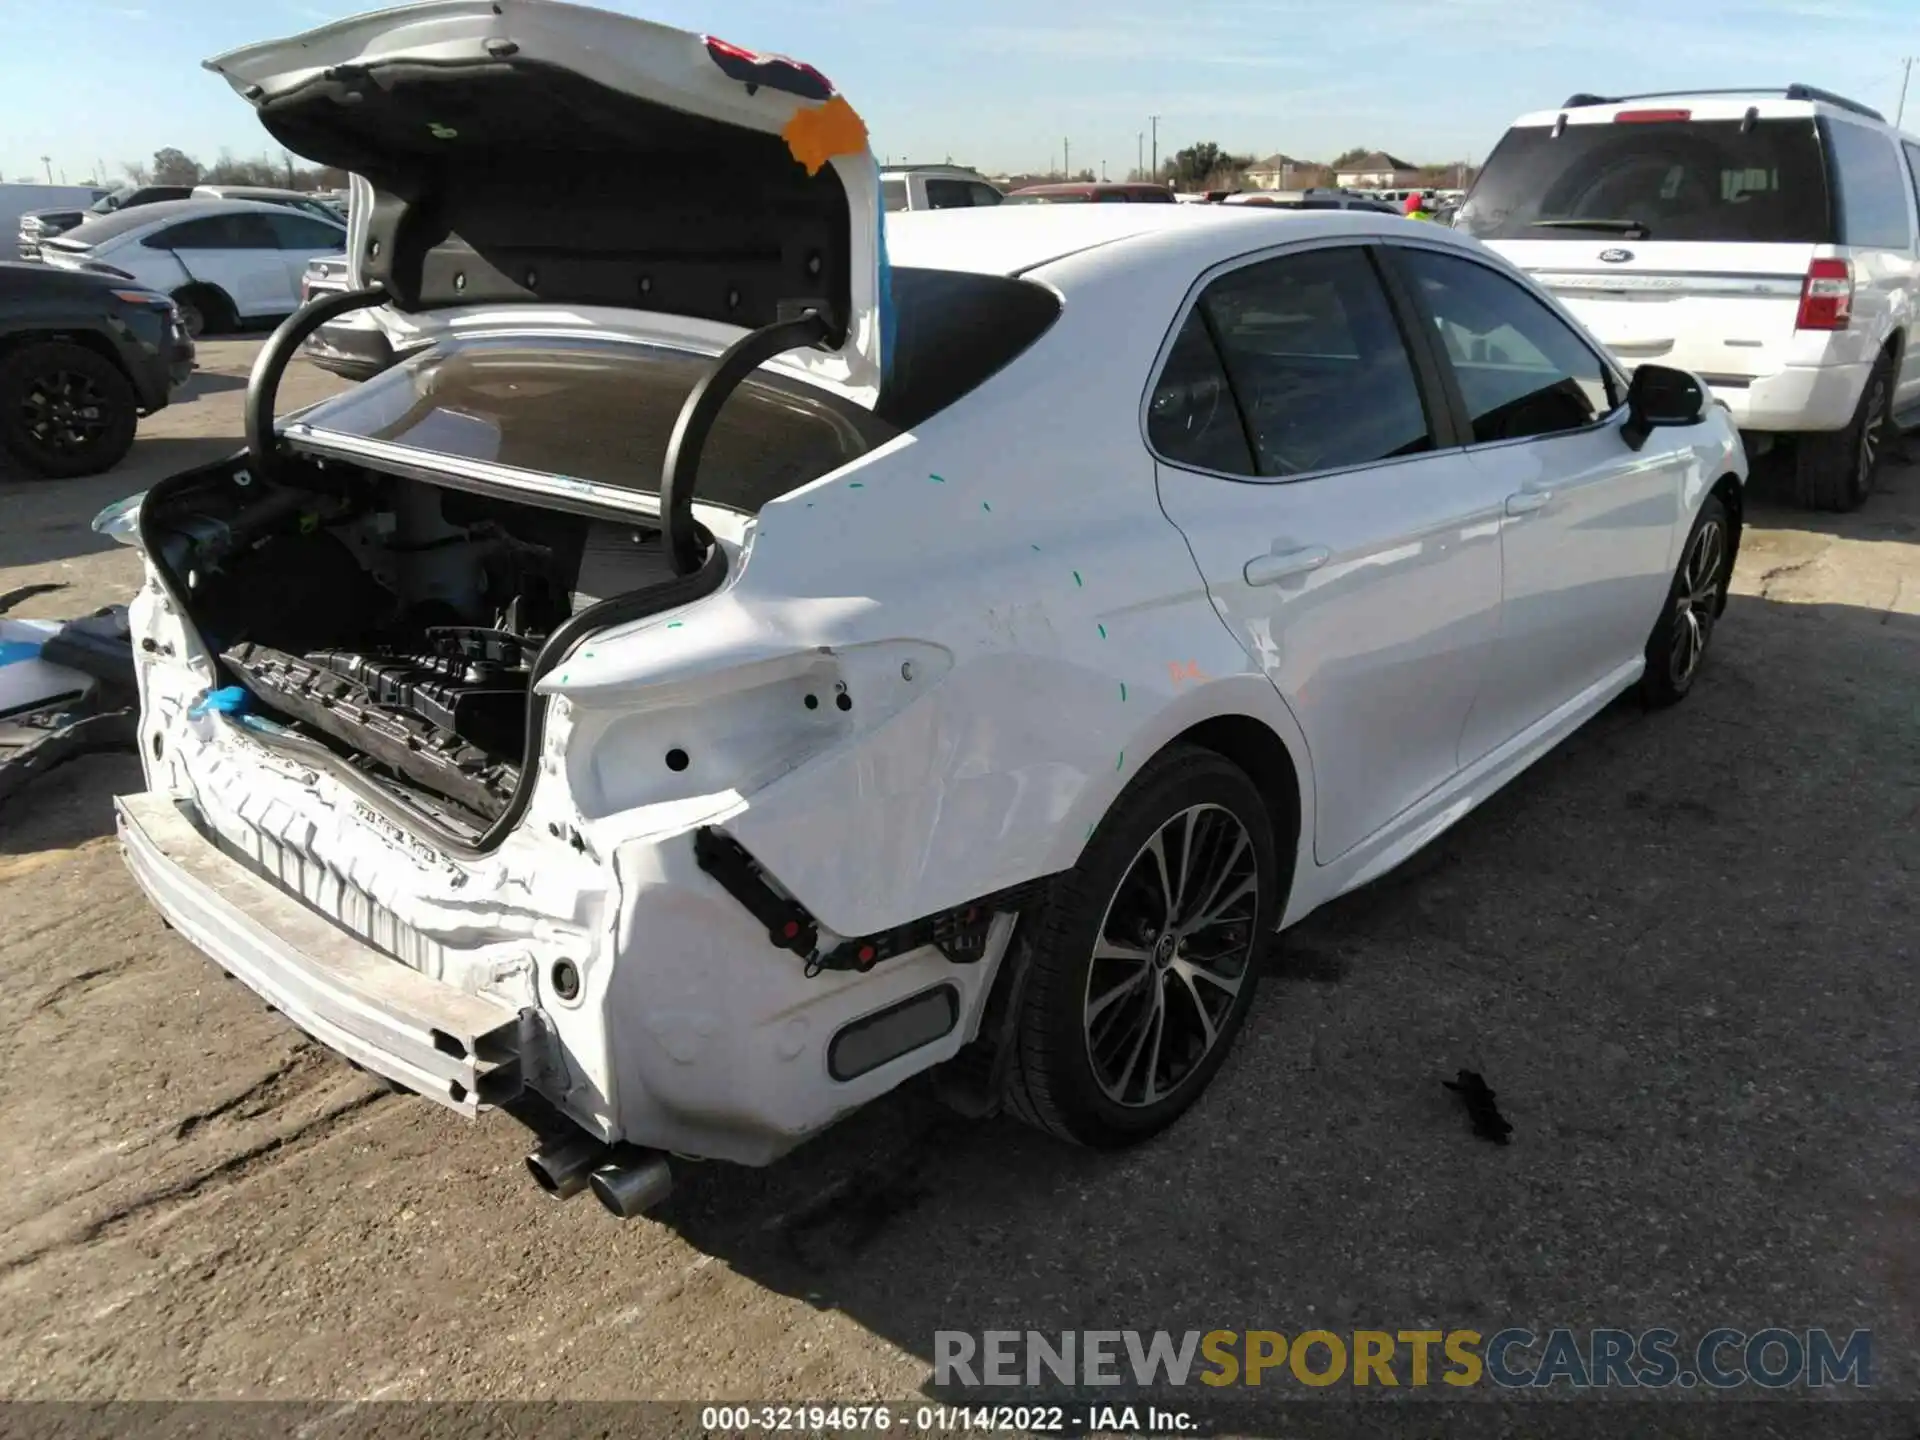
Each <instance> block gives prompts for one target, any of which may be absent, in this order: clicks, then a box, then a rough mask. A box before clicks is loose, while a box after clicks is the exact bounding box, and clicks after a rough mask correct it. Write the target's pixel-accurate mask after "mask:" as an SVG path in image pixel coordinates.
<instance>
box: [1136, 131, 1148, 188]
mask: <svg viewBox="0 0 1920 1440" xmlns="http://www.w3.org/2000/svg"><path fill="white" fill-rule="evenodd" d="M1133 173H1134V177H1135V178H1136V179H1140V180H1144V179H1146V178H1147V132H1146V131H1144V130H1136V131H1135V132H1134V135H1133Z"/></svg>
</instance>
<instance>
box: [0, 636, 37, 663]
mask: <svg viewBox="0 0 1920 1440" xmlns="http://www.w3.org/2000/svg"><path fill="white" fill-rule="evenodd" d="M39 658H40V642H39V641H38V640H0V665H18V664H19V663H20V662H21V661H22V660H38V659H39Z"/></svg>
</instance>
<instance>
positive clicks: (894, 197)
mask: <svg viewBox="0 0 1920 1440" xmlns="http://www.w3.org/2000/svg"><path fill="white" fill-rule="evenodd" d="M880 199H881V202H882V203H883V204H884V205H885V206H886V207H887V209H889V210H905V209H906V208H907V206H908V203H909V202H908V199H907V182H906V181H904V180H882V181H881V182H880Z"/></svg>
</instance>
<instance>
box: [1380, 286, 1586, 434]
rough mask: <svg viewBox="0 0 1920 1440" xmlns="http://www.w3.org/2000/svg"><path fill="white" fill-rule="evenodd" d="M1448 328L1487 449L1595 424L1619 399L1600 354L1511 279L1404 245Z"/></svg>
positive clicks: (1464, 394) (1443, 331) (1442, 326)
mask: <svg viewBox="0 0 1920 1440" xmlns="http://www.w3.org/2000/svg"><path fill="white" fill-rule="evenodd" d="M1397 254H1398V257H1399V261H1400V263H1401V264H1402V265H1404V266H1405V267H1406V269H1407V270H1408V271H1409V272H1410V273H1411V275H1412V277H1413V281H1414V283H1415V284H1416V285H1417V286H1418V287H1419V290H1420V294H1421V297H1422V299H1424V300H1425V301H1426V306H1427V309H1428V310H1429V311H1430V312H1431V313H1432V315H1433V318H1434V323H1435V325H1436V326H1437V327H1438V329H1439V331H1440V338H1441V342H1442V343H1443V344H1444V345H1445V346H1446V350H1447V356H1448V359H1449V360H1451V361H1452V364H1453V373H1454V377H1455V378H1456V380H1457V381H1458V382H1459V385H1460V393H1461V398H1462V399H1464V400H1465V401H1466V406H1467V413H1468V415H1469V416H1470V417H1471V418H1472V421H1473V439H1474V443H1475V444H1477V445H1485V444H1490V443H1492V442H1494V441H1499V440H1524V439H1531V438H1534V437H1536V436H1541V435H1557V434H1560V433H1562V432H1564V431H1568V430H1579V429H1582V428H1583V427H1585V426H1588V425H1591V424H1593V423H1594V421H1596V420H1598V419H1599V418H1600V417H1601V416H1602V415H1605V414H1607V413H1608V412H1610V411H1611V410H1612V409H1613V407H1614V405H1615V404H1616V403H1617V402H1618V399H1619V396H1618V394H1617V388H1616V381H1615V379H1614V376H1613V374H1612V372H1611V370H1610V369H1609V368H1608V367H1607V366H1606V365H1605V364H1603V363H1602V362H1601V360H1600V357H1599V356H1597V355H1596V354H1594V353H1593V351H1592V349H1591V348H1589V347H1588V346H1587V344H1586V343H1585V342H1584V341H1582V340H1581V339H1580V337H1579V336H1578V335H1576V334H1574V332H1573V331H1572V330H1571V329H1570V328H1568V326H1567V325H1566V323H1565V322H1564V321H1562V320H1561V319H1560V317H1559V316H1557V315H1555V314H1554V313H1553V312H1552V311H1551V310H1549V309H1548V308H1547V307H1546V306H1545V305H1542V304H1541V303H1540V302H1539V301H1538V300H1536V299H1535V298H1534V297H1533V296H1531V295H1529V294H1528V293H1527V292H1526V291H1525V290H1524V289H1522V288H1521V287H1520V286H1519V285H1516V284H1515V283H1514V282H1513V281H1511V280H1509V279H1508V278H1507V277H1506V276H1504V275H1501V274H1499V273H1497V272H1496V271H1493V270H1490V269H1489V268H1487V267H1486V266H1485V265H1479V264H1475V263H1474V262H1473V261H1471V260H1461V259H1458V258H1456V257H1454V256H1452V255H1437V254H1435V253H1434V252H1432V251H1431V250H1416V249H1400V250H1397Z"/></svg>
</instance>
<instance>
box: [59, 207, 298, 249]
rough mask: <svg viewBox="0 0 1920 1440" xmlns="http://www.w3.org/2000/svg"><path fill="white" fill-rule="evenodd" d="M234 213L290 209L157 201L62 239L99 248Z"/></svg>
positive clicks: (105, 217) (274, 212) (108, 217)
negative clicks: (154, 228) (174, 224)
mask: <svg viewBox="0 0 1920 1440" xmlns="http://www.w3.org/2000/svg"><path fill="white" fill-rule="evenodd" d="M233 214H259V215H285V214H287V207H286V206H284V205H270V204H268V203H267V202H266V201H264V200H156V201H154V203H153V204H151V205H136V206H134V207H133V208H131V209H128V210H116V211H114V212H113V213H112V214H111V215H101V216H98V217H96V218H94V219H92V220H88V221H86V222H85V223H84V224H82V225H81V226H79V228H77V229H74V230H69V231H68V232H67V233H66V234H64V235H62V236H60V237H59V238H60V240H62V241H66V242H68V243H69V244H71V243H72V242H74V241H81V242H83V243H86V244H89V245H97V244H99V243H100V242H101V241H103V240H112V239H114V238H116V237H117V236H121V235H127V234H130V233H132V232H133V231H136V230H144V229H146V228H147V227H148V226H150V225H160V224H164V223H166V222H167V221H170V220H192V219H195V218H197V217H199V216H202V215H233ZM305 218H307V219H309V220H319V219H320V217H319V216H317V215H309V216H307V217H305ZM321 223H323V224H324V223H325V222H324V221H323V222H321ZM48 243H52V242H48Z"/></svg>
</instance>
